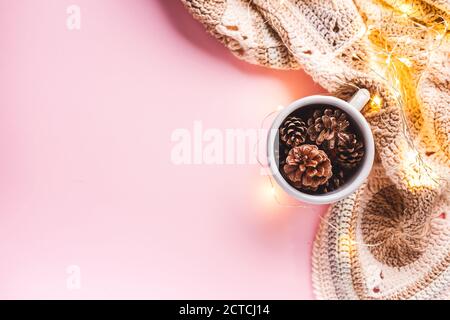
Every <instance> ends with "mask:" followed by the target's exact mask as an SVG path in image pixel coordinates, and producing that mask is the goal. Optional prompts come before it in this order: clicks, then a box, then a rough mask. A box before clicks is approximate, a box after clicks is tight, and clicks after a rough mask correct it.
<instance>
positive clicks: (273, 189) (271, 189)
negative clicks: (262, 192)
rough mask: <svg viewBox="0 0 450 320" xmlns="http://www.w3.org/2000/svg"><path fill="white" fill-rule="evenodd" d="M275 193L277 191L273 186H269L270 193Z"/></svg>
mask: <svg viewBox="0 0 450 320" xmlns="http://www.w3.org/2000/svg"><path fill="white" fill-rule="evenodd" d="M276 193H277V192H276V190H275V188H274V187H272V188H270V194H271V195H272V196H275V194H276Z"/></svg>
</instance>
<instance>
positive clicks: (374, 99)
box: [372, 95, 383, 107]
mask: <svg viewBox="0 0 450 320" xmlns="http://www.w3.org/2000/svg"><path fill="white" fill-rule="evenodd" d="M372 101H373V103H374V104H376V105H377V106H380V107H381V103H382V102H383V101H382V100H381V97H380V96H379V95H375V96H374V97H373V98H372Z"/></svg>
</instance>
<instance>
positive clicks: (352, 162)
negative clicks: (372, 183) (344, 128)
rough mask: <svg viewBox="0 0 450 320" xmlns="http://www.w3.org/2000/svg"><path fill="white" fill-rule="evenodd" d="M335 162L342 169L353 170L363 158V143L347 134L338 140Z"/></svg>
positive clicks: (352, 135) (354, 136)
mask: <svg viewBox="0 0 450 320" xmlns="http://www.w3.org/2000/svg"><path fill="white" fill-rule="evenodd" d="M337 149H338V150H337V151H338V152H337V157H336V161H337V162H338V163H339V164H340V165H341V166H342V167H344V168H348V169H351V168H354V167H356V166H357V165H358V163H359V162H360V161H361V159H362V158H363V157H364V143H363V142H362V141H359V140H358V138H357V137H356V135H354V134H348V135H344V136H342V137H340V138H339V141H338V147H337Z"/></svg>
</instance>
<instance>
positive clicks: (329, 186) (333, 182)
mask: <svg viewBox="0 0 450 320" xmlns="http://www.w3.org/2000/svg"><path fill="white" fill-rule="evenodd" d="M344 182H345V181H344V170H342V169H338V170H337V171H336V173H334V174H333V175H332V176H331V178H330V179H328V181H327V182H326V183H325V184H324V185H323V186H322V187H321V191H322V192H323V193H327V192H331V191H334V190H337V189H339V187H341V186H342V185H344Z"/></svg>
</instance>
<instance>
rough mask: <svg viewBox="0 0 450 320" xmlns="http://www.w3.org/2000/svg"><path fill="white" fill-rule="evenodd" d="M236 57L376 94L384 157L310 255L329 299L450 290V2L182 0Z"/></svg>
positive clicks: (369, 109) (372, 109) (373, 109)
mask: <svg viewBox="0 0 450 320" xmlns="http://www.w3.org/2000/svg"><path fill="white" fill-rule="evenodd" d="M182 1H183V2H184V4H185V5H186V7H187V8H188V10H189V11H190V12H191V13H192V14H193V15H194V17H195V18H196V19H198V20H200V21H201V22H202V23H203V24H204V25H205V26H206V28H207V29H208V31H209V32H211V33H212V34H213V35H214V36H216V37H217V39H219V40H220V41H221V42H223V43H224V44H225V45H226V46H227V47H228V48H229V49H230V50H231V51H232V52H233V53H234V54H235V55H236V56H238V57H239V58H241V59H244V60H246V61H248V62H250V63H254V64H259V65H263V66H267V67H271V68H279V69H296V68H303V69H304V70H306V72H308V73H309V74H310V75H311V76H312V77H313V79H314V80H315V81H317V82H318V83H319V84H320V85H322V86H323V87H324V88H326V89H327V90H328V91H329V92H330V93H332V94H334V95H337V96H340V97H342V98H347V97H349V96H350V95H351V94H352V93H353V92H355V91H356V89H357V88H367V89H369V91H370V92H371V94H372V101H371V102H370V103H369V104H368V105H367V106H366V107H365V108H364V110H363V113H364V115H365V117H366V118H367V120H368V121H369V123H370V125H371V128H372V131H373V134H374V137H375V143H376V149H377V160H376V163H375V166H374V169H373V171H372V173H371V175H370V177H369V179H368V181H367V182H366V183H365V185H363V186H362V187H361V188H360V189H359V190H358V191H357V192H356V193H354V194H353V195H352V196H350V197H349V198H347V199H345V200H343V201H340V202H338V203H336V204H334V205H333V206H332V207H331V208H330V210H329V212H328V213H327V215H326V217H325V219H324V221H323V223H322V224H321V226H320V228H319V231H318V233H317V238H316V241H315V244H314V248H313V266H312V267H313V285H314V291H315V293H316V295H317V297H318V298H323V299H438V298H446V297H448V296H449V294H450V267H449V266H450V225H449V221H450V218H448V215H450V210H449V209H450V195H449V183H448V182H449V181H450V179H449V176H450V169H449V168H450V144H449V141H450V121H449V117H450V113H449V111H450V39H449V38H450V37H449V33H448V32H447V29H446V25H447V23H448V24H449V25H450V0H422V1H420V0H410V1H399V0H354V1H352V0H328V1H322V0H182Z"/></svg>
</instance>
